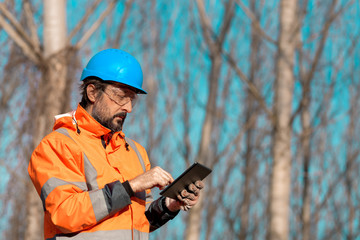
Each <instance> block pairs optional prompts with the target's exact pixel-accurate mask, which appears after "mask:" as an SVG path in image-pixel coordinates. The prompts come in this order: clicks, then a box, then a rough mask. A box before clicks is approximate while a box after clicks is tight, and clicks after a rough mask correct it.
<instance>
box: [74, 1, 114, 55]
mask: <svg viewBox="0 0 360 240" xmlns="http://www.w3.org/2000/svg"><path fill="white" fill-rule="evenodd" d="M115 4H116V0H114V1H111V2H110V4H109V5H108V7H107V8H106V10H105V11H104V12H103V13H102V14H101V15H100V17H99V18H98V19H97V20H96V21H95V22H94V24H93V25H92V26H91V27H90V28H89V30H88V31H87V32H86V33H85V34H84V36H83V37H82V38H81V39H80V40H79V41H78V42H77V43H76V44H75V49H80V48H81V47H82V46H83V45H84V44H85V43H86V42H87V41H88V40H89V38H90V37H91V35H92V34H93V33H94V32H95V31H96V29H97V28H98V27H99V26H100V24H101V23H102V21H103V20H104V19H105V17H106V16H108V15H109V13H110V12H111V11H112V10H114V6H115Z"/></svg>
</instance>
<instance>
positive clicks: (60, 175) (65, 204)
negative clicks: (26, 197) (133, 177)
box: [28, 133, 131, 233]
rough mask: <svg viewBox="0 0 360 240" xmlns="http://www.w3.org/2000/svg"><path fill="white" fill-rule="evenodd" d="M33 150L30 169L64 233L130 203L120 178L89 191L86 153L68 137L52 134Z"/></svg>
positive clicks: (42, 196) (50, 211)
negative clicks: (84, 168) (85, 161)
mask: <svg viewBox="0 0 360 240" xmlns="http://www.w3.org/2000/svg"><path fill="white" fill-rule="evenodd" d="M50 136H52V137H46V138H45V139H43V141H42V142H41V143H40V144H39V146H38V147H37V148H36V149H35V151H34V152H33V154H32V156H31V159H30V163H29V167H28V172H29V175H30V178H31V180H32V182H33V184H34V186H35V188H36V190H37V192H38V194H39V195H40V198H41V200H42V203H43V208H44V211H47V212H48V213H49V214H50V217H51V221H52V222H53V224H54V225H55V226H57V227H58V228H59V230H61V231H62V232H64V233H70V232H76V231H80V230H83V229H85V228H88V227H91V226H93V225H95V224H96V223H97V222H99V221H101V220H102V219H104V218H106V217H108V216H110V215H112V214H113V213H115V212H117V211H119V210H121V209H122V208H124V207H126V206H127V205H129V204H131V200H130V196H129V194H128V193H127V191H126V189H125V188H124V186H123V185H122V183H121V182H120V181H114V182H112V183H109V184H106V185H105V186H104V187H103V188H102V189H94V190H91V191H89V190H88V187H87V184H86V178H85V176H84V174H83V171H82V169H83V153H82V152H81V151H80V149H78V147H77V145H76V143H75V142H70V141H69V140H67V139H66V138H67V137H66V136H64V137H62V136H61V134H57V133H53V134H51V135H50Z"/></svg>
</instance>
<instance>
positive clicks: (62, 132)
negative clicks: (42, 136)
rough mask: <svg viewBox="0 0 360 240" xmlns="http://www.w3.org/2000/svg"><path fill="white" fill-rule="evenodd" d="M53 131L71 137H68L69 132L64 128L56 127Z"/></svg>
mask: <svg viewBox="0 0 360 240" xmlns="http://www.w3.org/2000/svg"><path fill="white" fill-rule="evenodd" d="M55 131H56V132H58V133H61V134H64V135H65V136H67V137H69V138H71V139H72V137H70V134H69V132H68V131H67V129H66V128H58V129H56V130H55ZM74 142H75V141H74Z"/></svg>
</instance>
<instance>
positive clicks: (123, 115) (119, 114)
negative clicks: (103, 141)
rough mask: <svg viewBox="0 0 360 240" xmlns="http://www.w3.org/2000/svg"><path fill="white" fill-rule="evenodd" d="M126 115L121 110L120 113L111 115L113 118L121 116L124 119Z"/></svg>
mask: <svg viewBox="0 0 360 240" xmlns="http://www.w3.org/2000/svg"><path fill="white" fill-rule="evenodd" d="M126 115H127V113H126V112H121V113H118V114H115V115H114V116H113V118H116V117H121V118H123V119H125V118H126Z"/></svg>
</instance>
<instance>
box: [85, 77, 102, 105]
mask: <svg viewBox="0 0 360 240" xmlns="http://www.w3.org/2000/svg"><path fill="white" fill-rule="evenodd" d="M89 84H93V85H94V86H95V90H97V91H104V90H105V88H106V85H108V83H106V82H105V81H103V80H101V79H100V78H96V77H89V78H86V79H84V80H83V81H82V84H81V85H80V94H81V95H82V98H81V101H80V105H81V106H82V107H83V108H84V109H86V108H87V107H88V106H89V105H90V104H91V101H90V100H89V97H88V95H87V91H86V89H87V87H88V86H89ZM100 96H101V94H100V95H98V97H100Z"/></svg>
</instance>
